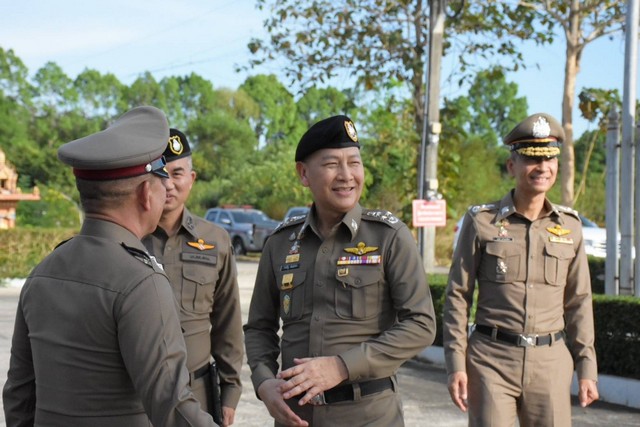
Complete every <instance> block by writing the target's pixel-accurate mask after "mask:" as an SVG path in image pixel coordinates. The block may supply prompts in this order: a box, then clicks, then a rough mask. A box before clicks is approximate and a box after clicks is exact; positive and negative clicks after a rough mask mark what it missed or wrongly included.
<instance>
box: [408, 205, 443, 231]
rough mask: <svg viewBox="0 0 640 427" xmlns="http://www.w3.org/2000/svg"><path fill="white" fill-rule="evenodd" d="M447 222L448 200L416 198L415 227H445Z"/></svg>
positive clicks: (414, 208) (414, 209) (414, 207)
mask: <svg viewBox="0 0 640 427" xmlns="http://www.w3.org/2000/svg"><path fill="white" fill-rule="evenodd" d="M446 224H447V202H446V200H442V199H440V200H414V201H413V226H414V227H444V226H445V225H446Z"/></svg>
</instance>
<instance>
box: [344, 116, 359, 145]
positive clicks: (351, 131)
mask: <svg viewBox="0 0 640 427" xmlns="http://www.w3.org/2000/svg"><path fill="white" fill-rule="evenodd" d="M344 128H345V130H346V131H347V135H348V136H349V138H351V140H352V141H353V142H358V133H357V132H356V127H355V126H354V125H353V122H352V121H351V120H345V121H344Z"/></svg>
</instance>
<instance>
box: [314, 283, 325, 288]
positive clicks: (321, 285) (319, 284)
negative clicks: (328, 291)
mask: <svg viewBox="0 0 640 427" xmlns="http://www.w3.org/2000/svg"><path fill="white" fill-rule="evenodd" d="M316 286H317V287H319V288H321V287H323V286H324V285H323V284H322V282H317V283H316Z"/></svg>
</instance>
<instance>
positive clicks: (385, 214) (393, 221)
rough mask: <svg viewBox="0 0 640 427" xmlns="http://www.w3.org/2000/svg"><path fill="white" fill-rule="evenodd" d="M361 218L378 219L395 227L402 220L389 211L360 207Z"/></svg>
mask: <svg viewBox="0 0 640 427" xmlns="http://www.w3.org/2000/svg"><path fill="white" fill-rule="evenodd" d="M362 219H364V220H368V221H378V222H382V223H384V224H387V225H388V226H389V227H396V226H398V225H400V224H402V223H403V222H402V221H400V220H399V219H398V217H397V216H395V215H394V214H392V213H391V212H389V211H381V210H375V209H362Z"/></svg>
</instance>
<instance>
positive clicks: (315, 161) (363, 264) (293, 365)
mask: <svg viewBox="0 0 640 427" xmlns="http://www.w3.org/2000/svg"><path fill="white" fill-rule="evenodd" d="M295 160H296V170H297V173H298V177H299V179H300V182H301V183H302V185H303V186H305V187H308V188H309V190H310V191H311V194H312V196H313V201H314V202H313V205H312V207H311V210H310V212H309V214H308V215H307V216H306V217H302V218H300V217H294V218H292V219H291V220H290V221H288V222H285V223H284V224H282V225H281V226H280V227H279V228H278V229H276V231H275V232H274V233H273V235H272V236H271V237H269V239H268V240H267V243H266V245H265V247H264V249H263V252H262V257H261V259H260V266H259V268H258V274H257V278H256V283H255V288H254V293H253V297H252V299H251V307H250V310H249V320H248V322H247V324H246V325H245V327H244V330H245V345H246V350H247V357H248V361H249V366H250V367H251V372H252V375H251V379H252V381H253V385H254V388H255V390H256V391H257V394H258V397H259V398H260V399H261V400H262V401H263V402H264V403H265V405H266V406H267V408H268V410H269V413H270V414H271V415H272V416H273V417H274V419H275V425H277V426H281V425H287V426H309V425H312V426H315V427H319V426H334V427H335V426H349V427H357V426H368V427H371V426H380V427H389V426H402V425H404V420H403V415H402V403H401V402H400V397H399V394H398V384H397V381H396V371H397V370H398V368H399V367H400V365H402V363H403V362H405V361H406V360H407V359H410V358H411V357H413V356H414V355H416V354H417V353H418V352H420V351H421V350H423V349H424V348H425V347H426V346H428V345H430V344H431V343H432V342H433V339H434V337H435V315H434V309H433V304H432V301H431V295H430V292H429V287H428V285H427V280H426V275H425V272H424V269H423V267H422V261H421V259H420V256H419V254H418V250H417V247H416V243H415V240H414V239H413V236H412V235H411V232H410V231H409V229H408V228H407V226H406V225H405V224H403V223H402V222H401V221H400V220H399V219H398V218H396V217H395V216H394V215H393V214H392V213H391V212H388V211H384V210H369V209H364V208H362V207H361V206H360V204H359V200H360V195H361V193H362V188H363V185H364V167H363V164H362V158H361V156H360V141H359V139H358V133H357V132H356V128H355V126H354V124H353V122H352V121H351V119H350V118H349V117H347V116H343V115H339V116H334V117H330V118H328V119H325V120H321V121H320V122H318V123H316V124H314V125H313V126H312V127H311V128H310V129H309V130H308V131H307V132H306V133H305V134H304V135H303V136H302V138H301V139H300V143H299V144H298V147H297V150H296V155H295ZM280 324H282V335H281V336H280V335H279V333H278V331H279V327H280ZM279 356H280V357H281V360H282V366H281V367H280V365H279Z"/></svg>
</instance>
